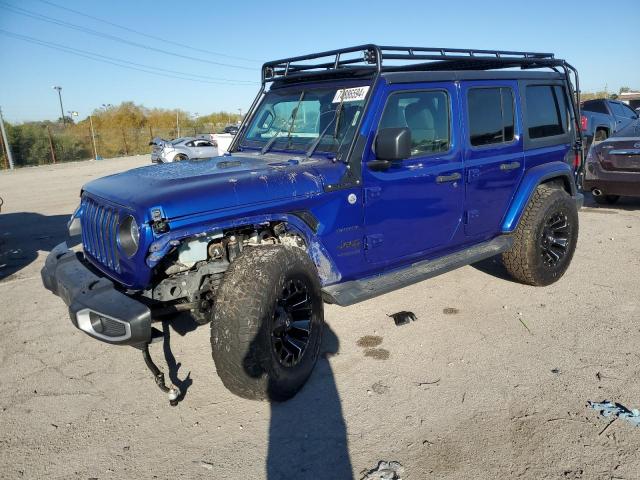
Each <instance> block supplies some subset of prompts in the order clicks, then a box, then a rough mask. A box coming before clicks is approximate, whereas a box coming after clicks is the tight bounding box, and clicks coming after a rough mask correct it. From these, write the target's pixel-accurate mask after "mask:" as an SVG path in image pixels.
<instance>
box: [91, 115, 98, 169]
mask: <svg viewBox="0 0 640 480" xmlns="http://www.w3.org/2000/svg"><path fill="white" fill-rule="evenodd" d="M89 125H90V127H91V143H93V159H94V160H98V150H97V149H96V134H95V132H94V131H93V118H91V115H89Z"/></svg>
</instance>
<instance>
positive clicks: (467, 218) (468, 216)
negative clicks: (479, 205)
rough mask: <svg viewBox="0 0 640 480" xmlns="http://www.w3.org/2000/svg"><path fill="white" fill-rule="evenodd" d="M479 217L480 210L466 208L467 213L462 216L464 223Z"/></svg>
mask: <svg viewBox="0 0 640 480" xmlns="http://www.w3.org/2000/svg"><path fill="white" fill-rule="evenodd" d="M479 217H480V212H479V211H478V210H467V213H466V215H465V216H464V223H466V224H467V225H469V224H470V223H471V222H473V221H475V220H477V219H478V218H479Z"/></svg>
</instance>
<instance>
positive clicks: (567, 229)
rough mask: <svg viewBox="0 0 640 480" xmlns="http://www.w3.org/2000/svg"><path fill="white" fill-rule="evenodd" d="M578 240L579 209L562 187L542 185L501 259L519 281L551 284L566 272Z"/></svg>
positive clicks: (530, 283) (531, 283)
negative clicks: (510, 245) (509, 247)
mask: <svg viewBox="0 0 640 480" xmlns="http://www.w3.org/2000/svg"><path fill="white" fill-rule="evenodd" d="M577 241H578V210H577V208H576V204H575V202H574V201H573V199H572V198H571V197H570V196H569V194H568V193H567V192H565V191H564V190H562V189H560V188H554V187H553V186H548V185H539V186H538V188H537V189H536V191H535V192H534V193H533V196H532V197H531V199H530V200H529V204H528V205H527V207H526V209H525V211H524V213H523V215H522V219H521V220H520V223H519V225H518V228H517V229H516V231H515V233H514V243H513V246H512V247H511V249H509V250H508V251H506V252H505V253H503V254H502V260H503V263H504V265H505V267H506V268H507V270H508V271H509V273H510V274H511V276H513V277H514V278H515V279H516V280H519V281H520V282H522V283H526V284H529V285H535V286H544V285H550V284H552V283H554V282H556V281H558V280H559V279H560V277H562V275H564V273H565V272H566V270H567V268H568V267H569V264H570V263H571V259H572V258H573V253H574V251H575V249H576V243H577Z"/></svg>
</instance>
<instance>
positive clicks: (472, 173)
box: [467, 168, 480, 183]
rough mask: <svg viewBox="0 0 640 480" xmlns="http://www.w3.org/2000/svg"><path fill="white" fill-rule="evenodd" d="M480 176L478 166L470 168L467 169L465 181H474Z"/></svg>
mask: <svg viewBox="0 0 640 480" xmlns="http://www.w3.org/2000/svg"><path fill="white" fill-rule="evenodd" d="M478 177H480V169H479V168H470V169H469V170H467V183H471V182H474V181H475V180H477V179H478Z"/></svg>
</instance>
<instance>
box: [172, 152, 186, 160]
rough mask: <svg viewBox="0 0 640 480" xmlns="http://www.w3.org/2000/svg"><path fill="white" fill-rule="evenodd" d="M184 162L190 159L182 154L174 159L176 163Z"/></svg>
mask: <svg viewBox="0 0 640 480" xmlns="http://www.w3.org/2000/svg"><path fill="white" fill-rule="evenodd" d="M184 160H189V157H187V156H186V155H183V154H182V153H179V154H178V155H176V156H175V157H173V161H174V162H182V161H184Z"/></svg>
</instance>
